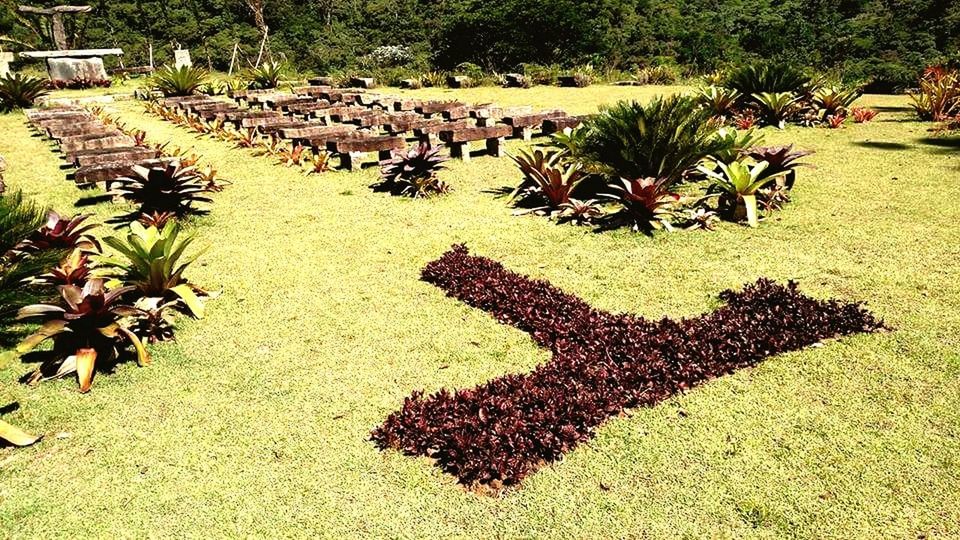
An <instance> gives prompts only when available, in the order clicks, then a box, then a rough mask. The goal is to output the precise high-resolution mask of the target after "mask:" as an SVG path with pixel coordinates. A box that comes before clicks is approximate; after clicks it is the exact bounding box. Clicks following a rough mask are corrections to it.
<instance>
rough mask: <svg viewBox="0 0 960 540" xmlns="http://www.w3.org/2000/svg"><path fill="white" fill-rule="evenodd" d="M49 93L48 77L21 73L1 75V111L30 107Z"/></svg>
mask: <svg viewBox="0 0 960 540" xmlns="http://www.w3.org/2000/svg"><path fill="white" fill-rule="evenodd" d="M49 93H50V83H49V81H47V80H46V79H41V78H39V77H31V76H29V75H22V74H20V73H14V74H8V75H7V76H6V77H0V112H9V111H14V110H17V109H28V108H30V107H33V106H34V104H35V103H36V102H37V100H38V99H40V98H42V97H44V96H46V95H47V94H49Z"/></svg>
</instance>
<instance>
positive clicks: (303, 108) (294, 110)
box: [286, 99, 336, 119]
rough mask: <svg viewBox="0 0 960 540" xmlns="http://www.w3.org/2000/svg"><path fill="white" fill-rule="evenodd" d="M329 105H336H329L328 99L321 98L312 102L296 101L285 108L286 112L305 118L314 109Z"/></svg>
mask: <svg viewBox="0 0 960 540" xmlns="http://www.w3.org/2000/svg"><path fill="white" fill-rule="evenodd" d="M331 107H336V105H331V104H330V102H329V101H327V100H325V99H321V100H319V101H314V102H313V103H297V104H295V105H290V106H289V107H287V108H286V109H287V112H288V113H290V114H292V115H293V116H302V117H304V118H305V119H306V118H310V117H312V116H313V113H314V112H315V111H322V110H324V109H329V108H331Z"/></svg>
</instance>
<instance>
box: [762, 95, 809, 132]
mask: <svg viewBox="0 0 960 540" xmlns="http://www.w3.org/2000/svg"><path fill="white" fill-rule="evenodd" d="M753 98H754V99H755V100H756V101H757V105H758V106H759V107H760V114H761V115H762V116H763V119H764V121H765V122H766V123H767V124H769V125H771V126H777V127H778V128H780V129H783V128H784V126H786V123H787V122H788V121H789V120H790V119H792V118H793V117H794V116H795V115H796V114H797V113H798V112H799V111H800V107H801V105H800V100H801V97H800V96H798V95H796V94H794V93H792V92H763V93H759V94H753Z"/></svg>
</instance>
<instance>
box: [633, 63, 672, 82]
mask: <svg viewBox="0 0 960 540" xmlns="http://www.w3.org/2000/svg"><path fill="white" fill-rule="evenodd" d="M630 79H631V80H633V81H634V82H636V83H638V84H675V83H676V82H677V81H678V80H680V73H679V71H678V69H677V67H676V66H671V65H659V66H650V67H643V68H639V69H637V70H636V71H634V72H633V73H632V74H631V75H630Z"/></svg>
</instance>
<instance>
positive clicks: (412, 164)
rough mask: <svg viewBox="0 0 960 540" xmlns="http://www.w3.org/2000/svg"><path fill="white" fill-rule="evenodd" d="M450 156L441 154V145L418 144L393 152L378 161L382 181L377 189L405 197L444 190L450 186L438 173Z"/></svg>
mask: <svg viewBox="0 0 960 540" xmlns="http://www.w3.org/2000/svg"><path fill="white" fill-rule="evenodd" d="M448 159H449V158H447V157H444V156H441V155H440V148H439V147H437V148H431V147H430V146H428V145H426V144H420V145H418V146H416V147H414V148H411V149H409V150H399V151H394V152H393V157H392V158H391V159H389V160H386V161H382V162H381V163H380V177H381V181H380V182H379V183H377V184H375V185H374V189H375V190H377V191H387V192H389V193H391V194H393V195H404V196H407V197H413V198H418V197H428V196H430V195H438V194H442V193H447V192H448V191H449V190H450V187H449V186H448V185H447V184H446V183H445V182H443V181H442V180H440V179H439V178H438V177H437V173H438V172H439V171H440V170H441V169H445V168H446V166H445V165H444V162H446V161H447V160H448Z"/></svg>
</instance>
